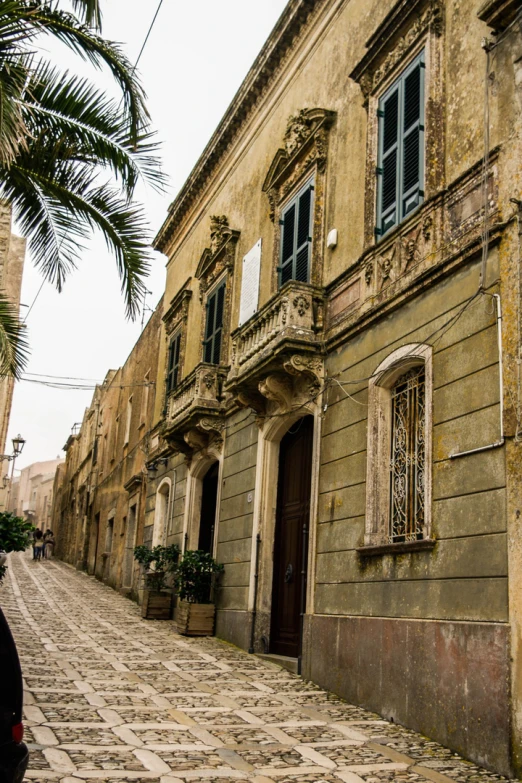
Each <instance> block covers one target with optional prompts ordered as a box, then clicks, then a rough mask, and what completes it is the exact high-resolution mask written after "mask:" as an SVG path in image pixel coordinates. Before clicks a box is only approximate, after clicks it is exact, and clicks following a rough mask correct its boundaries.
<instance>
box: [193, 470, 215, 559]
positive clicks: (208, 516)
mask: <svg viewBox="0 0 522 783" xmlns="http://www.w3.org/2000/svg"><path fill="white" fill-rule="evenodd" d="M218 477H219V462H215V463H214V464H213V465H212V467H211V468H210V469H209V470H208V472H207V474H206V476H205V478H204V479H203V493H202V496H201V517H200V521H199V540H198V549H202V550H203V552H209V553H210V554H212V548H213V545H214V525H215V524H216V503H217V489H218Z"/></svg>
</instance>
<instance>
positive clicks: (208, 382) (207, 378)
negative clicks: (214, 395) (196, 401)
mask: <svg viewBox="0 0 522 783" xmlns="http://www.w3.org/2000/svg"><path fill="white" fill-rule="evenodd" d="M201 380H202V381H203V383H204V384H205V386H206V387H207V389H212V387H213V386H214V384H215V382H216V376H215V374H214V373H211V372H208V373H207V374H206V375H204V376H203V377H202V379H201Z"/></svg>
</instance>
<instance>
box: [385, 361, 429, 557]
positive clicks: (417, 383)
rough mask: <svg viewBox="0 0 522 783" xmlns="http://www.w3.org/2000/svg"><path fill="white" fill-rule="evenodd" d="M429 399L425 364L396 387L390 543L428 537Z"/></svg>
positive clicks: (391, 464)
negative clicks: (427, 438)
mask: <svg viewBox="0 0 522 783" xmlns="http://www.w3.org/2000/svg"><path fill="white" fill-rule="evenodd" d="M425 399H426V384H425V371H424V365H422V366H420V367H414V368H413V369H412V370H409V371H408V372H407V373H405V374H404V375H402V376H401V377H400V378H399V380H398V381H397V382H396V383H395V386H394V387H393V388H392V431H391V458H390V527H389V531H388V540H389V542H390V543H395V542H399V541H417V540H419V539H421V538H424V495H425V488H424V484H425V482H424V476H425V462H426V460H425V457H426V447H425V438H424V430H425V422H426V407H425Z"/></svg>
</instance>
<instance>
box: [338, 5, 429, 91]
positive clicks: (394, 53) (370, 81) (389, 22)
mask: <svg viewBox="0 0 522 783" xmlns="http://www.w3.org/2000/svg"><path fill="white" fill-rule="evenodd" d="M443 31H444V5H443V0H399V2H398V3H396V5H395V6H394V7H393V8H392V10H391V11H390V12H389V14H388V15H387V16H386V17H385V19H384V21H383V22H382V24H381V25H379V27H378V28H377V30H376V31H375V32H374V33H373V35H372V36H371V38H369V39H368V41H367V42H366V47H367V49H368V51H367V52H366V54H365V55H364V56H363V58H362V59H361V60H360V62H359V63H358V64H357V66H356V67H355V68H354V69H353V71H352V72H351V74H350V76H351V78H352V79H354V81H356V82H357V83H358V84H359V86H360V87H361V90H362V93H363V95H364V97H365V99H366V100H368V98H369V96H370V95H371V94H372V93H374V92H375V91H376V90H377V89H378V88H379V86H380V85H381V84H382V82H383V81H384V79H385V78H386V77H387V76H388V74H389V73H390V72H391V71H392V70H393V69H394V68H395V66H396V65H398V64H400V63H404V61H405V58H406V57H407V55H408V52H409V51H410V50H411V49H412V48H413V47H414V46H415V45H416V43H417V42H418V41H419V39H420V38H421V37H422V36H423V35H425V34H426V33H427V32H431V33H433V34H434V35H436V36H438V37H439V36H441V35H442V33H443Z"/></svg>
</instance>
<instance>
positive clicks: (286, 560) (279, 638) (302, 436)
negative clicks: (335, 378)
mask: <svg viewBox="0 0 522 783" xmlns="http://www.w3.org/2000/svg"><path fill="white" fill-rule="evenodd" d="M313 433H314V419H313V416H305V417H303V418H302V419H299V420H298V421H297V422H295V424H293V425H292V427H291V428H290V429H289V430H288V432H287V433H286V435H284V436H283V438H282V440H281V443H280V449H279V474H278V488H277V509H276V524H275V540H274V571H273V586H272V611H271V632H270V651H271V652H273V653H275V654H277V655H286V656H289V657H291V658H297V657H298V656H299V655H300V654H301V638H302V620H303V614H304V612H305V609H306V578H307V565H308V534H309V525H310V494H311V483H312V445H313Z"/></svg>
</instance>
